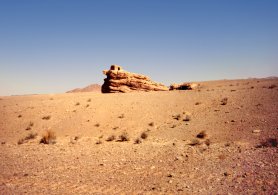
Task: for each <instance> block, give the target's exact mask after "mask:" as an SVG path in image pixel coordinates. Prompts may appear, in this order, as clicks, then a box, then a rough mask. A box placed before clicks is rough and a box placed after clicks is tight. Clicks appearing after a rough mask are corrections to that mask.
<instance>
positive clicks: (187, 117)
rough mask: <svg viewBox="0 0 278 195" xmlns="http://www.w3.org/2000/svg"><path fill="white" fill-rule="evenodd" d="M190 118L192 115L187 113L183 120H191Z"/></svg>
mask: <svg viewBox="0 0 278 195" xmlns="http://www.w3.org/2000/svg"><path fill="white" fill-rule="evenodd" d="M190 120H191V117H190V115H188V114H186V115H185V117H184V119H183V121H190Z"/></svg>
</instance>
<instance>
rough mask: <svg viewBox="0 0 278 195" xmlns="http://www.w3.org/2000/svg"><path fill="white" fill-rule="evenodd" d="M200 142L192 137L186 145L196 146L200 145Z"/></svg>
mask: <svg viewBox="0 0 278 195" xmlns="http://www.w3.org/2000/svg"><path fill="white" fill-rule="evenodd" d="M200 144H201V142H200V141H199V140H198V139H193V140H191V142H190V143H189V144H188V145H190V146H197V145H200Z"/></svg>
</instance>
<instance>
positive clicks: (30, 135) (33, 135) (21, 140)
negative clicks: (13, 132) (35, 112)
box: [17, 132, 38, 145]
mask: <svg viewBox="0 0 278 195" xmlns="http://www.w3.org/2000/svg"><path fill="white" fill-rule="evenodd" d="M37 135H38V134H37V133H33V132H30V133H29V134H28V135H27V136H26V137H25V138H21V139H19V140H18V142H17V144H18V145H20V144H23V143H26V142H28V141H29V140H31V139H35V138H36V137H37Z"/></svg>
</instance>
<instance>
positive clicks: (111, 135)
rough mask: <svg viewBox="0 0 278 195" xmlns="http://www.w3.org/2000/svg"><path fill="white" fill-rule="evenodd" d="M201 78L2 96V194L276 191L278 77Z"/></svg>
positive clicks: (0, 113)
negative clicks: (134, 88)
mask: <svg viewBox="0 0 278 195" xmlns="http://www.w3.org/2000/svg"><path fill="white" fill-rule="evenodd" d="M197 84H198V87H197V88H195V89H193V90H174V91H151V92H132V93H104V94H103V93H95V92H83V93H64V94H44V95H43V94H41V95H26V96H23V95H22V96H1V97H0V128H1V129H0V144H1V145H0V163H1V164H0V169H1V170H0V172H1V174H0V194H24V193H25V194H276V193H277V186H278V185H277V181H278V180H277V173H278V164H277V162H278V153H277V136H278V112H277V111H278V101H277V100H278V87H277V85H278V79H277V78H265V79H255V78H254V79H242V80H218V81H206V82H197ZM47 136H48V137H47ZM43 138H45V140H47V141H49V142H47V143H46V142H45V140H43Z"/></svg>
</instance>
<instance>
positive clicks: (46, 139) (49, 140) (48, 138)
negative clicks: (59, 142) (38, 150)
mask: <svg viewBox="0 0 278 195" xmlns="http://www.w3.org/2000/svg"><path fill="white" fill-rule="evenodd" d="M40 143H42V144H55V143H56V135H55V132H54V131H51V130H47V131H45V133H44V135H43V136H42V138H41V140H40Z"/></svg>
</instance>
